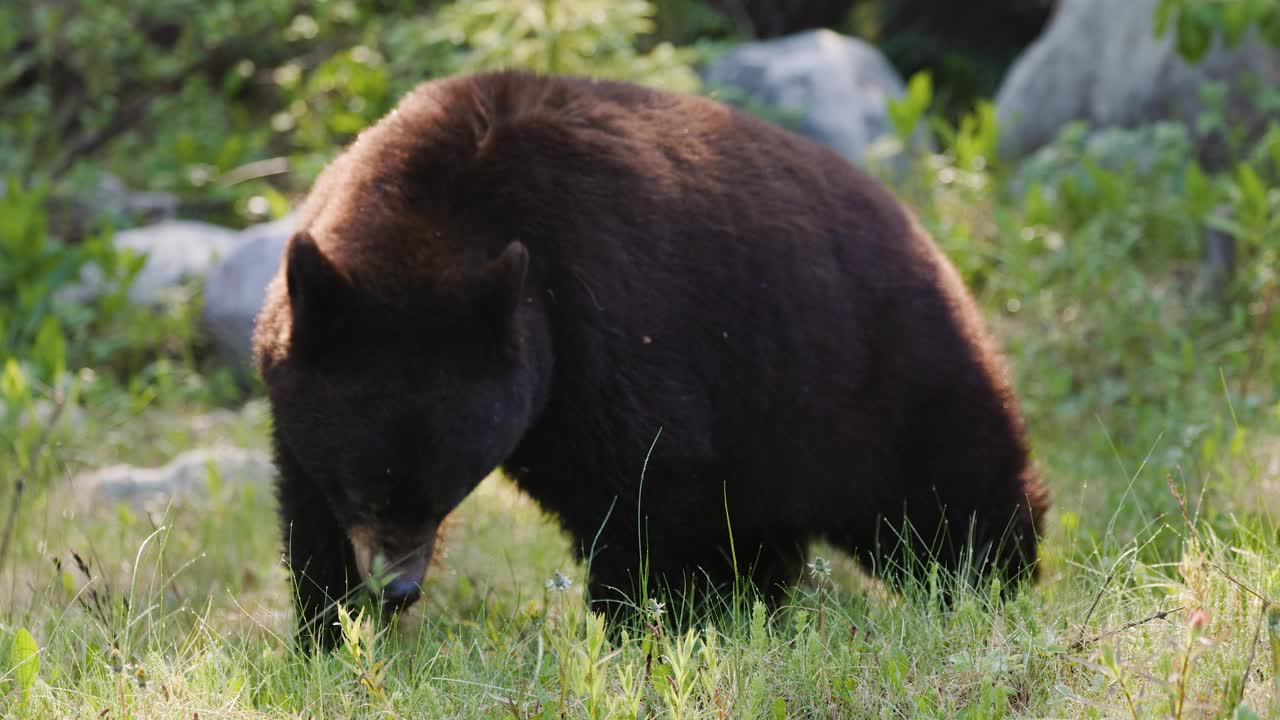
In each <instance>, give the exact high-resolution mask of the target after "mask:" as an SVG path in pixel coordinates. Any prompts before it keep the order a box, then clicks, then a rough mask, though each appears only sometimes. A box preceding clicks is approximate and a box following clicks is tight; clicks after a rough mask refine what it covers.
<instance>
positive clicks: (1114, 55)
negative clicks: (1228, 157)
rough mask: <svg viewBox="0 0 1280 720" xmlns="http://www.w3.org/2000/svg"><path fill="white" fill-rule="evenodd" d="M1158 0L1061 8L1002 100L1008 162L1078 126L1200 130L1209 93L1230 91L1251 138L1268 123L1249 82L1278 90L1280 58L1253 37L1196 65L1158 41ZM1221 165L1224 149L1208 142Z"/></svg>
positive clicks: (1085, 0) (1094, 0) (1231, 107)
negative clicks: (1221, 87)
mask: <svg viewBox="0 0 1280 720" xmlns="http://www.w3.org/2000/svg"><path fill="white" fill-rule="evenodd" d="M1158 1H1159V0H1124V1H1123V2H1119V1H1117V0H1062V2H1061V3H1060V5H1059V7H1058V10H1057V13H1056V14H1055V15H1054V18H1053V20H1052V21H1051V22H1050V24H1049V26H1048V28H1047V29H1046V30H1045V32H1044V34H1043V35H1042V36H1041V37H1040V39H1039V40H1037V41H1036V42H1035V43H1034V44H1032V46H1031V47H1029V48H1028V49H1027V50H1026V51H1025V52H1024V53H1023V54H1022V56H1021V57H1019V58H1018V60H1017V61H1016V62H1015V63H1014V66H1013V68H1012V69H1011V70H1010V72H1009V75H1008V76H1007V77H1006V78H1005V81H1004V84H1003V86H1002V87H1001V88H1000V92H999V93H998V94H997V96H996V111H997V115H998V117H999V120H1000V128H1001V138H1000V141H1001V152H1002V153H1003V154H1005V155H1007V156H1011V157H1018V156H1022V155H1025V154H1027V153H1029V152H1031V151H1034V150H1035V149H1036V148H1039V147H1041V146H1044V145H1046V144H1048V143H1049V142H1051V141H1052V140H1053V139H1054V138H1055V137H1056V136H1057V134H1058V132H1059V131H1060V130H1061V129H1062V128H1064V127H1065V126H1067V125H1068V124H1069V123H1071V122H1073V121H1084V122H1086V123H1088V124H1089V125H1090V126H1092V127H1135V126H1138V125H1143V124H1148V123H1153V122H1157V121H1160V120H1170V121H1175V122H1181V123H1183V124H1185V125H1186V126H1187V127H1188V128H1195V127H1196V124H1197V119H1198V116H1199V115H1200V114H1201V112H1202V111H1203V110H1204V109H1205V105H1204V102H1203V100H1202V98H1201V90H1202V89H1203V88H1204V86H1205V84H1206V83H1209V82H1214V81H1220V82H1224V83H1226V84H1227V86H1228V87H1229V88H1230V92H1229V94H1228V98H1227V106H1226V107H1227V110H1226V114H1227V117H1228V118H1230V120H1231V122H1232V123H1233V124H1236V125H1238V126H1240V127H1246V128H1248V129H1249V130H1250V131H1253V132H1256V131H1261V130H1262V129H1263V128H1264V127H1265V118H1264V117H1262V116H1261V114H1260V113H1259V111H1258V110H1257V109H1256V108H1255V107H1254V103H1253V102H1252V101H1251V97H1250V95H1251V92H1250V87H1251V85H1252V83H1251V82H1250V81H1248V80H1247V78H1255V79H1256V81H1257V83H1258V84H1260V86H1261V87H1275V86H1276V85H1277V84H1280V52H1277V51H1275V50H1273V49H1271V48H1268V47H1267V46H1266V45H1264V44H1263V43H1262V42H1260V41H1259V40H1258V39H1257V38H1256V37H1248V38H1246V39H1245V41H1244V42H1242V43H1241V44H1240V45H1239V46H1237V47H1235V48H1230V49H1228V48H1225V47H1222V46H1217V47H1215V48H1214V49H1213V50H1212V51H1211V52H1210V53H1209V55H1208V56H1207V57H1206V58H1205V59H1204V60H1203V61H1202V62H1201V63H1199V64H1197V65H1188V64H1187V63H1186V62H1184V61H1183V60H1182V58H1181V57H1180V56H1179V55H1178V53H1177V50H1176V48H1175V46H1174V37H1173V34H1172V32H1168V33H1166V34H1165V35H1163V36H1161V37H1156V35H1155V20H1154V12H1155V8H1156V5H1157V3H1158ZM1198 150H1199V151H1200V153H1201V157H1202V159H1203V160H1204V161H1205V162H1207V163H1209V164H1217V163H1218V162H1220V161H1221V160H1222V159H1223V157H1222V155H1223V148H1222V147H1221V144H1220V141H1210V142H1201V143H1200V144H1199V146H1198Z"/></svg>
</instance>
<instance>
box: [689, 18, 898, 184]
mask: <svg viewBox="0 0 1280 720" xmlns="http://www.w3.org/2000/svg"><path fill="white" fill-rule="evenodd" d="M703 80H704V82H705V83H706V84H707V85H708V86H710V87H711V88H713V89H720V90H725V89H727V90H728V92H722V93H721V95H722V97H723V99H724V100H726V101H728V102H732V103H735V104H738V105H747V106H748V107H750V104H751V103H755V104H764V105H766V106H769V108H765V109H766V110H768V109H770V108H774V109H781V110H782V111H783V113H784V114H786V113H791V114H792V115H793V116H794V117H793V118H791V122H786V121H785V120H784V121H782V122H779V124H782V125H784V126H791V127H792V129H794V130H796V131H797V132H800V133H801V134H803V135H807V136H809V137H812V138H814V139H816V140H818V141H820V142H823V143H825V144H827V145H829V146H830V147H832V148H834V149H835V150H836V151H837V152H839V153H840V154H841V155H843V156H844V157H845V158H846V159H848V160H850V161H851V162H854V163H857V164H860V165H865V164H866V162H867V159H868V158H867V153H868V148H869V146H870V145H871V144H872V143H873V142H875V141H876V140H877V139H879V138H881V137H882V136H885V135H891V134H892V132H893V126H892V124H891V123H890V121H889V114H888V107H889V100H890V98H898V97H901V96H902V94H903V92H904V87H903V83H902V78H900V77H899V76H898V73H897V72H896V71H895V70H894V69H893V66H892V65H890V64H889V61H888V60H886V59H885V58H884V56H883V55H881V54H880V52H879V51H878V50H876V49H875V48H873V47H871V46H870V45H867V44H866V43H864V42H861V41H859V40H855V39H853V38H849V37H845V36H843V35H839V34H837V33H834V32H832V31H830V30H814V31H811V32H805V33H799V34H796V35H790V36H787V37H782V38H777V39H775V40H767V41H764V42H753V43H747V44H745V45H741V46H739V47H737V48H734V49H733V50H730V51H728V52H727V53H725V54H723V55H721V56H720V57H718V58H716V59H715V60H714V61H713V62H711V63H710V64H709V65H708V66H707V67H706V68H705V69H704V70H703ZM744 100H745V101H746V102H743V101H744ZM766 116H767V115H766ZM793 123H794V124H793Z"/></svg>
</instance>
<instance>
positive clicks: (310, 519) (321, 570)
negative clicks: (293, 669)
mask: <svg viewBox="0 0 1280 720" xmlns="http://www.w3.org/2000/svg"><path fill="white" fill-rule="evenodd" d="M276 455H277V467H278V468H279V472H280V475H279V479H278V481H277V494H278V497H279V501H280V520H281V526H282V527H281V529H282V531H283V534H284V557H285V561H286V562H287V563H288V567H289V572H290V576H291V585H292V590H293V595H294V609H295V611H296V613H297V620H298V641H299V643H300V645H301V646H302V647H303V648H308V649H309V648H311V647H313V646H314V645H316V644H318V645H319V646H320V648H321V649H323V650H332V649H333V648H334V647H335V646H336V645H337V643H338V639H339V638H340V637H341V630H340V628H338V627H336V625H335V623H336V622H337V620H338V611H337V605H336V603H337V602H338V601H340V600H346V595H347V592H348V588H349V587H352V586H354V585H356V584H358V583H359V582H360V581H359V569H358V568H357V566H356V561H355V554H354V552H353V551H352V549H351V543H350V541H349V540H348V539H347V534H346V531H344V530H343V529H342V526H341V525H339V524H338V520H337V518H335V517H334V515H333V512H332V511H331V510H330V509H329V505H328V503H327V502H326V501H325V499H324V497H323V496H322V495H321V494H320V490H319V488H317V487H316V485H315V484H314V483H313V482H312V481H311V480H310V478H308V477H307V476H306V474H305V473H303V471H302V469H301V468H300V467H299V466H298V464H297V462H296V461H295V460H294V459H293V457H292V456H291V455H290V454H289V451H288V449H287V448H285V447H283V445H282V444H281V443H280V442H279V440H277V442H276Z"/></svg>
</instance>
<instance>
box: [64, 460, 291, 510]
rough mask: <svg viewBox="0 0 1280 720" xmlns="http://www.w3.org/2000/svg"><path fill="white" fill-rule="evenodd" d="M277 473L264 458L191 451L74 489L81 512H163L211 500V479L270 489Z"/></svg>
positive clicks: (106, 471) (81, 482)
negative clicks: (171, 505)
mask: <svg viewBox="0 0 1280 720" xmlns="http://www.w3.org/2000/svg"><path fill="white" fill-rule="evenodd" d="M274 472H275V470H274V468H273V466H272V464H271V458H270V456H268V455H267V454H266V453H264V452H261V451H258V450H245V449H241V448H236V447H229V446H218V447H211V448H202V449H197V450H189V451H187V452H185V453H182V454H181V455H179V456H177V457H175V458H173V459H172V460H170V461H169V462H168V463H167V464H165V465H161V466H159V467H136V466H133V465H112V466H110V467H105V468H100V469H97V470H91V471H88V472H84V473H81V474H79V475H76V476H75V477H73V478H72V479H71V488H72V492H73V494H74V497H75V498H76V500H77V501H78V502H79V503H81V505H82V506H83V508H82V509H87V508H92V507H101V506H103V505H104V504H105V505H107V506H114V505H116V504H117V503H124V504H126V505H129V506H130V507H132V508H134V509H135V510H145V509H148V508H153V507H163V506H164V505H165V504H166V503H167V502H168V501H170V500H171V499H184V500H189V499H193V498H200V497H202V496H204V495H206V494H207V493H208V491H209V485H210V481H211V477H212V474H216V476H217V478H218V481H219V482H220V483H221V484H223V486H227V485H236V484H241V483H247V484H251V485H260V486H265V485H268V484H269V483H270V482H271V478H272V477H274Z"/></svg>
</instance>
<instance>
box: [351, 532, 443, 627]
mask: <svg viewBox="0 0 1280 720" xmlns="http://www.w3.org/2000/svg"><path fill="white" fill-rule="evenodd" d="M434 536H435V533H434V532H430V533H427V534H426V535H425V536H424V537H426V538H427V539H426V540H425V541H423V542H419V543H416V544H415V543H405V542H403V540H402V539H400V538H397V541H396V542H395V543H393V544H392V545H394V546H391V545H389V544H388V543H386V542H383V541H382V540H381V539H380V538H379V537H378V534H377V533H376V532H374V531H373V530H372V529H370V528H367V527H353V528H351V529H349V530H348V531H347V538H348V539H349V540H350V541H351V549H352V551H353V553H354V555H355V559H356V567H357V568H358V569H359V571H360V577H361V579H362V580H363V581H365V582H368V581H369V580H370V579H371V578H373V577H374V575H375V574H376V575H377V579H378V580H379V582H377V583H376V586H377V587H381V589H382V594H381V599H382V601H383V602H384V603H385V605H386V608H387V609H388V610H400V609H403V608H406V607H408V606H410V605H412V604H413V603H414V602H416V601H417V600H418V598H419V597H421V595H422V580H423V578H424V577H425V576H426V574H427V565H428V564H429V562H430V560H431V550H432V546H433V545H434V543H433V542H432V539H433V538H434Z"/></svg>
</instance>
